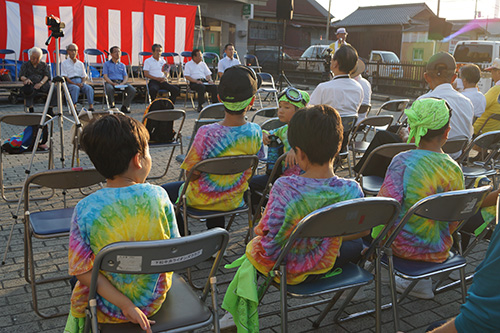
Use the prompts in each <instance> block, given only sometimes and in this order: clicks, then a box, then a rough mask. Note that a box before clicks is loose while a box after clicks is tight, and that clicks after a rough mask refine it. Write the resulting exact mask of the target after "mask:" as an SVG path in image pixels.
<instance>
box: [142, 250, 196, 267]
mask: <svg viewBox="0 0 500 333" xmlns="http://www.w3.org/2000/svg"><path fill="white" fill-rule="evenodd" d="M202 253H203V250H198V251H196V252H192V253H188V254H185V255H183V256H180V257H175V258H168V259H160V260H151V266H163V265H171V264H175V263H178V262H183V261H188V260H191V259H193V258H196V257H199V256H201V255H202Z"/></svg>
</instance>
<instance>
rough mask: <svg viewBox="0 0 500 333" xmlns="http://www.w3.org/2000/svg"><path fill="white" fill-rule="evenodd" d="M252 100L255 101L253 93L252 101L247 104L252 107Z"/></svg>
mask: <svg viewBox="0 0 500 333" xmlns="http://www.w3.org/2000/svg"><path fill="white" fill-rule="evenodd" d="M254 102H255V95H254V96H253V98H252V101H251V102H250V104H248V106H250V107H252V106H253V103H254Z"/></svg>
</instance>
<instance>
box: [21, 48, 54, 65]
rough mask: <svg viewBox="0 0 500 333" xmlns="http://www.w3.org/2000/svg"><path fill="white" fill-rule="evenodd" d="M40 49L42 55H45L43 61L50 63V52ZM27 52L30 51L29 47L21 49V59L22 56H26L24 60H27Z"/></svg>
mask: <svg viewBox="0 0 500 333" xmlns="http://www.w3.org/2000/svg"><path fill="white" fill-rule="evenodd" d="M41 50H42V56H43V55H44V54H45V55H46V57H45V62H46V63H47V64H50V54H49V51H47V49H41ZM29 52H30V49H25V50H23V60H24V56H26V58H27V59H26V60H29Z"/></svg>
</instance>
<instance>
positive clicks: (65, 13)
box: [54, 6, 73, 62]
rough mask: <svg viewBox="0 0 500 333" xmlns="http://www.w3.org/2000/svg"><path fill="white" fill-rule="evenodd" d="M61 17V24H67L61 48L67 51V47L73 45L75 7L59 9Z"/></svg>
mask: <svg viewBox="0 0 500 333" xmlns="http://www.w3.org/2000/svg"><path fill="white" fill-rule="evenodd" d="M59 15H60V16H59V17H60V18H61V22H64V23H65V24H66V27H65V28H64V37H63V38H61V43H60V44H59V48H60V49H62V50H65V49H66V46H68V45H69V44H71V43H73V7H70V6H67V7H59ZM63 59H64V56H62V57H61V60H63ZM54 62H55V59H54Z"/></svg>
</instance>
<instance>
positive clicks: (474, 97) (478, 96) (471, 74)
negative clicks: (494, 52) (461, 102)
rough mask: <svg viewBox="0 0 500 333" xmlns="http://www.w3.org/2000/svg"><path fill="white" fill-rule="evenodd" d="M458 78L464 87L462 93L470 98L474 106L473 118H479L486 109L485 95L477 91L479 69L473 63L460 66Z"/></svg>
mask: <svg viewBox="0 0 500 333" xmlns="http://www.w3.org/2000/svg"><path fill="white" fill-rule="evenodd" d="M459 73H460V78H461V79H462V84H463V86H464V89H463V90H462V91H461V92H462V94H463V95H464V96H465V97H467V98H468V99H470V101H471V102H472V105H473V106H474V118H476V119H477V118H479V117H481V115H482V114H483V113H484V110H485V109H486V97H484V95H483V93H482V92H480V91H479V88H478V87H477V83H478V82H479V80H480V79H481V69H480V68H479V66H477V65H475V64H468V65H465V66H462V67H460V72H459Z"/></svg>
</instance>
